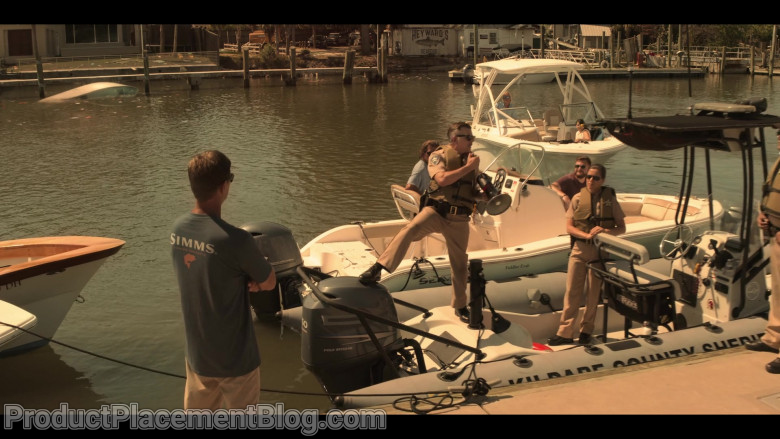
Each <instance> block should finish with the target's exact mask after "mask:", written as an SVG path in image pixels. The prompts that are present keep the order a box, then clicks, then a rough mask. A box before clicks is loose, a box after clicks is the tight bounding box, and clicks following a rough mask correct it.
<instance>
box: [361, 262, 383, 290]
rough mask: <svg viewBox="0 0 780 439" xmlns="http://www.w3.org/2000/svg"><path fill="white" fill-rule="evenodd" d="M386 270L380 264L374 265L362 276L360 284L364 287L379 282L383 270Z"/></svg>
mask: <svg viewBox="0 0 780 439" xmlns="http://www.w3.org/2000/svg"><path fill="white" fill-rule="evenodd" d="M383 268H385V267H383V266H382V264H380V263H379V262H376V263H374V265H372V266H371V268H369V269H368V270H366V271H364V272H363V274H361V275H360V283H361V284H363V285H371V284H375V283H377V282H379V278H380V277H382V269H383Z"/></svg>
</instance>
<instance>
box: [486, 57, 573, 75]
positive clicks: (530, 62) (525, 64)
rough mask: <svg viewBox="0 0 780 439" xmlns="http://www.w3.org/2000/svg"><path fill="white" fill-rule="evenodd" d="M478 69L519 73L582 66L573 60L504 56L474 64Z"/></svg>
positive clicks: (553, 70)
mask: <svg viewBox="0 0 780 439" xmlns="http://www.w3.org/2000/svg"><path fill="white" fill-rule="evenodd" d="M476 68H477V69H480V70H496V71H497V72H498V73H505V74H513V75H519V74H521V73H548V72H566V71H569V70H579V69H581V68H582V66H581V65H580V64H578V63H576V62H573V61H564V60H560V59H533V58H528V59H525V58H523V59H515V58H504V59H500V60H496V61H488V62H483V63H479V64H477V65H476Z"/></svg>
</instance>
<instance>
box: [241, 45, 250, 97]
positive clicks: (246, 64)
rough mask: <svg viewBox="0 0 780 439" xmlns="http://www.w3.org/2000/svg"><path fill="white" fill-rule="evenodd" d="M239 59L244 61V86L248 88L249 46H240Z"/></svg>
mask: <svg viewBox="0 0 780 439" xmlns="http://www.w3.org/2000/svg"><path fill="white" fill-rule="evenodd" d="M241 49H242V50H241V59H242V61H243V63H244V88H249V48H248V47H242V48H241Z"/></svg>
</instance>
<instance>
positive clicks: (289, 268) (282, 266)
mask: <svg viewBox="0 0 780 439" xmlns="http://www.w3.org/2000/svg"><path fill="white" fill-rule="evenodd" d="M241 228H242V229H244V230H246V231H247V232H249V233H251V234H252V236H254V238H255V242H256V243H257V245H258V247H260V250H262V251H263V253H264V254H265V256H266V257H267V258H268V262H270V263H271V265H272V266H273V267H274V272H275V273H276V282H277V288H276V289H275V290H274V291H273V292H271V291H261V292H259V293H254V294H250V295H249V302H250V303H251V305H252V309H253V310H254V311H255V314H256V315H257V316H258V317H263V316H273V315H274V314H275V313H276V312H277V311H279V310H280V309H281V308H282V307H284V308H292V307H295V306H300V305H301V292H302V291H303V290H304V287H303V281H302V280H301V278H300V276H299V275H298V273H297V272H296V269H297V268H298V267H300V266H302V265H303V258H302V257H301V251H300V249H298V244H297V243H296V242H295V238H293V235H292V232H291V231H290V229H288V228H287V227H284V226H282V225H280V224H276V223H272V222H267V221H262V222H257V223H251V224H247V225H244V226H242V227H241ZM277 292H281V294H279V293H277ZM280 295H281V297H280Z"/></svg>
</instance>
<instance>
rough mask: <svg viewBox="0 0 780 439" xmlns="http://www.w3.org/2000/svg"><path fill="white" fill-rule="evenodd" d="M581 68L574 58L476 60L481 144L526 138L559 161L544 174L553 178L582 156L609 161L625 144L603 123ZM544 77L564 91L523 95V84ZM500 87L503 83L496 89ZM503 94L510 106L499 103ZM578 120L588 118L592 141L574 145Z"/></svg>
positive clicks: (474, 111)
mask: <svg viewBox="0 0 780 439" xmlns="http://www.w3.org/2000/svg"><path fill="white" fill-rule="evenodd" d="M581 67H582V66H580V65H579V64H577V63H574V62H570V61H562V60H551V59H510V58H507V59H503V60H499V61H491V62H485V63H481V64H477V66H476V71H475V78H476V77H479V78H480V82H479V83H478V85H474V95H475V97H476V104H475V105H473V106H472V108H471V115H472V122H471V128H472V132H473V133H474V135H475V136H476V137H477V139H478V141H479V142H483V141H484V142H489V143H492V144H494V145H500V146H503V147H508V146H511V145H513V144H516V143H517V142H520V141H522V142H526V143H528V144H530V145H535V146H537V147H543V148H544V149H545V151H546V154H547V156H548V157H550V158H551V159H552V160H554V161H555V162H556V163H552V162H551V163H547V164H546V166H547V169H543V171H542V175H544V176H546V177H549V178H552V179H553V181H554V180H555V179H557V178H558V177H560V176H561V175H563V174H565V173H567V172H570V169H571V164H572V163H573V161H574V159H575V158H576V157H578V156H581V155H587V156H590V158H591V161H592V162H593V163H604V162H606V161H607V160H608V159H609V158H610V157H612V156H613V155H614V154H616V153H617V152H619V151H621V150H622V149H624V148H626V145H625V144H624V143H623V142H621V141H620V140H618V139H617V138H615V137H614V136H612V135H611V134H610V133H609V131H607V130H606V128H604V127H603V123H602V120H603V118H604V116H603V114H602V113H601V110H600V109H599V108H598V106H597V105H596V103H595V102H594V100H593V98H592V97H591V95H590V91H589V90H588V87H587V85H586V84H585V82H584V80H583V79H582V77H581V76H580V74H579V73H578V71H577V70H578V69H580V68H581ZM545 75H546V76H545ZM539 77H542V78H550V80H552V81H554V82H555V83H556V84H557V85H558V88H559V89H560V92H561V95H560V96H561V98H560V100H559V101H558V102H543V103H539V102H526V101H525V100H524V99H523V93H524V90H523V87H522V84H523V83H527V82H528V81H529V80H530V78H539ZM482 79H484V82H483V81H482ZM496 85H500V86H501V87H499V88H495V89H494V86H496ZM518 85H520V87H518ZM504 94H510V95H511V96H512V103H511V104H510V105H509V107H508V108H503V104H500V102H501V96H503V95H504ZM578 119H583V120H584V121H585V123H586V125H587V127H588V128H589V129H591V140H590V141H589V142H587V143H583V142H580V143H573V140H574V139H575V137H576V134H577V128H576V122H577V120H578ZM545 160H548V159H545ZM563 164H565V166H563Z"/></svg>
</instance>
